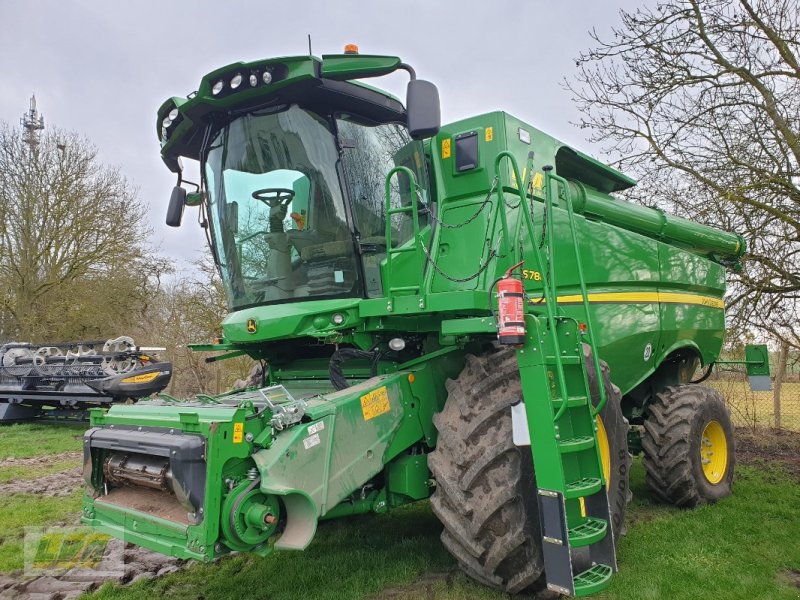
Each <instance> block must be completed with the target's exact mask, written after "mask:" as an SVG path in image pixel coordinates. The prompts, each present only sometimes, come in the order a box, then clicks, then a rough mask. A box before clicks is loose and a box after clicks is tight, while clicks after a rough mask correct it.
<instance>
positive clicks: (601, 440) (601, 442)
mask: <svg viewBox="0 0 800 600" xmlns="http://www.w3.org/2000/svg"><path fill="white" fill-rule="evenodd" d="M597 445H598V446H599V447H600V460H601V462H602V463H603V476H604V477H605V479H606V490H608V489H609V488H610V487H611V448H610V447H609V445H608V434H607V433H606V427H605V425H603V419H601V418H600V415H597Z"/></svg>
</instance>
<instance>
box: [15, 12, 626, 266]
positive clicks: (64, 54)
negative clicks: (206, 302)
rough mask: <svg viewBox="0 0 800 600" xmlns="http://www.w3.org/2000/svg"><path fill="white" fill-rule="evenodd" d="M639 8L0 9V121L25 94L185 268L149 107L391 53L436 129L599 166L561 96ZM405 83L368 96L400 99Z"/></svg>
mask: <svg viewBox="0 0 800 600" xmlns="http://www.w3.org/2000/svg"><path fill="white" fill-rule="evenodd" d="M638 4H641V2H636V1H635V0H608V1H605V2H597V1H591V0H580V1H578V0H576V1H573V2H566V1H562V2H548V1H546V0H528V1H525V2H523V1H518V2H506V1H495V2H491V1H487V0H483V1H480V2H475V1H472V0H470V1H461V2H458V1H449V2H434V1H431V0H429V1H427V2H426V1H419V0H404V1H402V2H384V1H382V0H381V1H378V0H375V1H373V2H357V1H355V0H331V1H327V2H322V1H313V0H294V1H291V2H289V1H287V2H274V1H273V2H267V1H261V2H257V1H244V0H240V1H230V2H225V1H222V0H218V1H217V2H209V1H207V0H203V1H196V2H190V1H188V0H175V1H172V2H163V1H152V0H148V1H140V2H132V1H124V2H123V1H107V0H106V1H101V0H71V1H66V0H64V1H56V0H50V1H40V0H0V27H2V29H1V30H0V120H3V121H6V122H10V123H17V122H18V120H19V118H20V116H21V115H22V113H23V112H24V111H25V109H26V108H27V106H28V99H29V97H30V95H31V93H32V92H34V91H35V92H36V97H37V100H38V101H39V107H40V109H41V111H42V112H43V113H44V115H45V119H46V122H47V123H48V124H49V125H57V126H58V127H60V128H63V129H68V130H75V131H78V132H80V133H82V134H84V135H86V136H87V137H88V138H89V139H91V140H92V141H93V142H94V143H95V144H97V146H98V147H99V148H100V156H101V158H102V160H103V162H105V163H108V164H114V165H118V166H119V167H120V168H121V169H122V171H123V172H124V173H125V174H126V175H127V176H128V177H129V178H130V179H131V180H132V181H133V182H134V183H135V184H136V185H137V186H138V187H139V189H140V194H141V197H142V199H143V200H144V201H145V202H147V203H148V204H149V205H150V206H151V207H152V210H151V213H150V214H151V224H152V228H153V230H154V242H155V243H156V244H158V245H160V246H161V248H162V250H163V251H164V253H166V254H167V255H169V256H171V257H173V258H177V259H179V260H180V261H183V262H186V261H189V260H192V259H193V258H195V257H197V256H198V255H197V252H198V251H204V249H205V240H204V237H203V235H202V232H201V230H200V228H199V227H198V226H197V224H196V220H195V214H196V211H195V209H187V215H186V219H185V221H184V226H183V227H182V228H181V229H180V230H174V229H170V228H168V227H166V226H165V225H164V224H163V223H164V214H165V210H166V202H167V200H168V198H169V192H170V189H171V187H172V186H173V185H174V176H173V175H172V174H171V173H169V171H167V169H166V167H164V165H163V163H162V162H161V159H160V156H159V152H158V150H159V145H158V142H157V140H156V134H155V114H156V109H157V108H158V107H159V106H160V104H161V103H162V102H163V101H164V100H165V99H166V98H168V97H169V96H173V95H185V94H187V93H188V92H190V91H192V90H195V89H197V85H198V83H199V81H200V78H201V76H202V75H203V74H204V73H207V72H209V71H212V70H214V69H216V68H218V67H221V66H223V65H226V64H229V63H232V62H236V61H239V60H244V61H249V60H257V59H259V58H266V57H271V56H287V55H297V54H306V53H307V41H306V35H307V34H308V33H310V34H311V36H312V41H313V49H314V54H316V55H318V56H319V55H321V54H324V53H335V52H340V51H341V49H342V47H343V46H344V44H345V43H348V42H354V43H357V44H358V45H359V46H360V48H361V52H362V53H365V54H392V55H399V56H401V57H402V58H403V60H405V61H406V62H408V63H410V64H411V65H413V66H414V67H415V68H416V70H417V74H418V76H419V77H420V78H422V79H428V80H430V81H433V82H434V83H435V84H436V85H437V86H438V87H439V92H440V95H441V99H442V116H443V120H444V121H445V122H448V121H453V120H457V119H460V118H463V117H466V116H469V115H473V114H479V113H482V112H487V111H491V110H496V109H503V110H507V111H508V112H510V113H512V114H514V115H516V116H518V117H520V118H522V119H524V120H526V121H528V122H529V123H531V124H532V125H534V126H535V127H537V128H539V129H542V130H543V131H546V132H547V133H549V134H551V135H554V136H555V137H557V138H559V139H561V140H563V141H565V142H567V143H569V144H572V145H574V146H576V147H578V148H581V149H583V150H585V151H588V152H589V153H593V154H595V155H597V153H598V152H599V150H598V149H593V148H591V147H590V146H589V144H588V143H586V142H585V141H584V139H583V136H582V135H581V132H580V131H579V130H578V129H576V128H575V127H573V126H571V125H570V124H569V122H570V121H575V120H576V118H577V111H576V110H575V108H574V107H573V105H572V103H571V101H570V95H569V93H568V92H566V91H565V90H564V89H562V86H561V80H562V78H563V76H565V75H568V76H569V75H572V74H573V73H574V71H575V65H574V60H573V59H574V57H575V56H576V55H577V53H578V51H579V50H580V49H583V48H586V47H587V46H588V45H590V40H589V36H588V33H587V32H588V30H589V29H591V28H592V27H596V28H597V29H598V30H599V31H601V32H607V31H609V29H610V27H611V26H612V25H615V24H617V22H618V20H619V17H618V10H619V8H620V7H624V8H627V9H630V8H632V7H634V6H636V5H638ZM406 81H407V76H406V75H405V74H402V73H399V74H395V75H392V76H389V77H385V78H383V79H381V80H376V81H375V83H376V85H380V86H382V87H384V88H385V89H387V90H389V91H390V92H392V93H394V94H395V95H397V96H398V97H400V98H402V97H403V95H404V90H405V84H406Z"/></svg>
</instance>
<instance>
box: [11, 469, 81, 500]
mask: <svg viewBox="0 0 800 600" xmlns="http://www.w3.org/2000/svg"><path fill="white" fill-rule="evenodd" d="M82 485H83V477H82V468H81V467H75V468H73V469H69V470H68V471H62V472H60V473H53V474H52V475H45V476H44V477H39V478H38V479H18V480H15V481H9V482H8V483H4V484H1V485H0V496H5V495H8V494H40V495H42V496H69V495H70V494H71V493H72V492H74V491H75V490H76V489H78V488H79V487H81V486H82Z"/></svg>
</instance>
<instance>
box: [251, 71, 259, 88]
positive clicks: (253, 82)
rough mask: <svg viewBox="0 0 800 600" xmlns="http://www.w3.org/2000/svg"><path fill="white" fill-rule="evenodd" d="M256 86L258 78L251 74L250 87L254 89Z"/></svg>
mask: <svg viewBox="0 0 800 600" xmlns="http://www.w3.org/2000/svg"><path fill="white" fill-rule="evenodd" d="M256 84H258V77H257V76H256V75H255V73H253V74H252V75H250V87H256Z"/></svg>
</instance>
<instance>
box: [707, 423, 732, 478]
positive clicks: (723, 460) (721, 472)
mask: <svg viewBox="0 0 800 600" xmlns="http://www.w3.org/2000/svg"><path fill="white" fill-rule="evenodd" d="M700 462H701V463H702V465H703V475H705V476H706V479H708V481H709V483H713V484H717V483H719V482H720V481H722V478H723V477H725V472H726V471H727V470H728V439H727V438H726V437H725V430H724V429H723V428H722V425H720V423H719V421H709V422H708V425H706V426H705V429H703V437H702V439H701V440H700Z"/></svg>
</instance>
